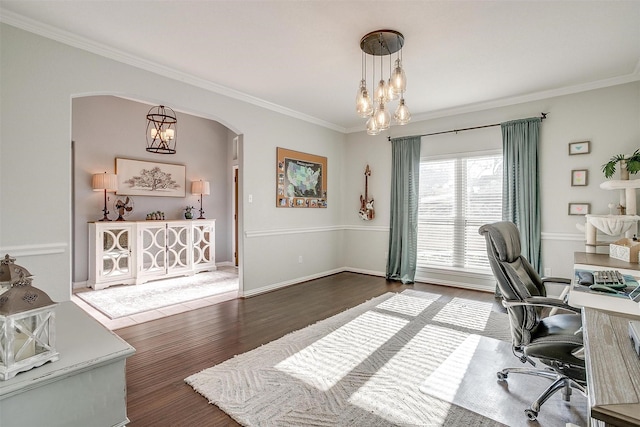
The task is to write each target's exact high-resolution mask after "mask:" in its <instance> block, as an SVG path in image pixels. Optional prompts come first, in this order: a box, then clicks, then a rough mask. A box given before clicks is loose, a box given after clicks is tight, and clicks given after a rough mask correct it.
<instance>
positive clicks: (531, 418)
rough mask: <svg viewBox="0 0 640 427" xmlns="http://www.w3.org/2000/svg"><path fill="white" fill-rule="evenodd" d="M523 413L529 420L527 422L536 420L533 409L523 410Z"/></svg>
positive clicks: (536, 414) (535, 413) (536, 416)
mask: <svg viewBox="0 0 640 427" xmlns="http://www.w3.org/2000/svg"><path fill="white" fill-rule="evenodd" d="M524 413H525V414H526V415H527V418H529V421H535V420H536V419H537V418H538V411H534V410H533V409H525V410H524Z"/></svg>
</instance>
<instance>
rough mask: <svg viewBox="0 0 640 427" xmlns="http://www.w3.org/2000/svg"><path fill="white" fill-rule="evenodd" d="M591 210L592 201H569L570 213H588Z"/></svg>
mask: <svg viewBox="0 0 640 427" xmlns="http://www.w3.org/2000/svg"><path fill="white" fill-rule="evenodd" d="M589 211H591V203H569V215H587V214H588V213H589Z"/></svg>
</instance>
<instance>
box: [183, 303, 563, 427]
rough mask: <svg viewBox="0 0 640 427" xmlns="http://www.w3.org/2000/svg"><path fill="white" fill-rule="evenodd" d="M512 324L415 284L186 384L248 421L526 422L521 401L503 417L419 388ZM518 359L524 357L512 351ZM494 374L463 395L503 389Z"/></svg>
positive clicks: (481, 396)
mask: <svg viewBox="0 0 640 427" xmlns="http://www.w3.org/2000/svg"><path fill="white" fill-rule="evenodd" d="M508 322H509V321H508V319H507V316H506V315H505V314H503V313H496V312H493V311H492V304H491V303H482V302H477V301H471V300H466V299H461V298H453V299H450V298H444V297H441V296H440V295H437V294H433V293H427V292H419V291H414V290H406V291H404V292H402V293H401V294H393V293H388V294H385V295H382V296H379V297H377V298H374V299H372V300H370V301H368V302H366V303H364V304H361V305H359V306H357V307H354V308H352V309H349V310H347V311H345V312H343V313H340V314H338V315H336V316H333V317H331V318H329V319H326V320H322V321H320V322H318V323H316V324H314V325H312V326H309V327H306V328H304V329H301V330H299V331H296V332H293V333H291V334H288V335H286V336H284V337H283V338H281V339H278V340H276V341H273V342H271V343H269V344H266V345H264V346H261V347H259V348H257V349H255V350H252V351H249V352H247V353H244V354H241V355H239V356H236V357H234V358H232V359H230V360H227V361H225V362H223V363H221V364H219V365H216V366H214V367H212V368H209V369H206V370H204V371H202V372H199V373H197V374H194V375H192V376H190V377H188V378H187V379H186V380H185V381H186V382H187V383H188V384H190V385H191V386H192V387H193V388H194V389H195V390H196V391H197V392H198V393H200V394H202V395H203V396H205V397H206V398H207V399H208V401H209V402H210V403H213V404H215V405H217V406H218V407H220V409H222V410H223V411H225V412H226V413H227V414H229V415H230V416H231V417H232V418H234V419H235V420H236V421H237V422H239V423H240V424H242V425H245V426H347V425H348V426H391V425H399V426H497V425H509V426H516V425H520V424H523V425H524V424H526V417H525V415H524V412H523V411H524V409H525V407H524V406H522V404H521V403H520V402H516V404H514V405H511V406H509V407H510V408H512V410H510V411H502V412H505V413H507V417H506V418H501V419H500V420H495V419H492V418H491V417H490V416H487V415H485V414H482V413H477V412H474V411H473V410H469V409H467V408H475V407H474V406H473V405H467V406H464V405H461V404H460V402H452V401H451V399H450V398H448V397H447V396H440V397H437V396H434V395H432V394H430V393H425V392H423V391H421V387H422V388H423V389H424V385H425V382H426V381H427V380H428V379H429V378H430V377H432V376H433V375H437V374H438V372H439V371H438V370H439V368H440V367H441V366H442V365H443V363H444V362H447V361H448V360H449V361H450V360H451V357H454V358H455V356H452V355H455V354H456V351H457V350H458V348H460V347H461V346H463V347H465V348H467V347H468V346H469V342H468V341H467V339H468V338H469V337H474V336H475V337H478V336H486V337H490V338H493V339H494V340H502V341H505V342H506V341H508V340H510V335H509V326H508ZM476 339H477V338H476ZM492 342H493V341H492ZM506 345H507V347H509V344H506ZM495 351H496V353H502V352H503V351H504V349H503V348H499V347H496V349H495ZM509 352H510V350H509ZM499 357H502V356H499ZM512 357H513V356H512ZM511 363H512V364H519V363H520V362H518V361H517V360H516V359H515V357H513V360H512V361H511ZM469 364H470V363H469ZM481 368H482V366H481ZM455 369H457V370H456V371H455V373H456V375H455V376H454V377H453V378H452V380H451V381H459V377H460V376H461V375H462V376H463V377H464V375H463V372H462V371H460V369H464V367H462V366H460V367H456V368H455ZM485 369H486V370H487V371H489V369H494V368H493V367H491V368H489V367H488V366H485ZM492 375H493V376H492V377H491V378H489V377H487V378H483V379H482V380H478V382H477V384H470V385H467V386H468V387H470V392H469V393H468V394H467V395H466V397H465V399H471V400H474V401H475V400H480V401H482V400H490V399H492V395H493V394H492V393H490V392H489V390H490V389H492V388H497V389H500V390H501V391H504V389H503V387H504V386H503V385H501V384H499V383H498V382H497V379H496V376H495V370H494V371H493V372H492ZM525 381H529V380H528V379H525ZM445 382H447V380H445ZM507 391H508V390H507ZM536 394H537V392H531V393H530V396H531V400H533V399H534V398H535V395H536ZM554 398H555V397H554ZM489 403H490V402H489ZM495 404H496V405H498V404H503V402H501V401H496V403H495ZM496 409H497V408H496ZM555 409H556V408H555V407H552V408H551V410H550V411H547V408H544V411H545V414H544V415H545V416H544V418H543V417H542V415H541V416H540V423H539V424H538V425H545V426H546V425H548V426H564V425H565V422H567V421H570V420H566V419H565V418H564V412H562V413H557V411H556V410H555ZM529 425H536V423H533V424H529Z"/></svg>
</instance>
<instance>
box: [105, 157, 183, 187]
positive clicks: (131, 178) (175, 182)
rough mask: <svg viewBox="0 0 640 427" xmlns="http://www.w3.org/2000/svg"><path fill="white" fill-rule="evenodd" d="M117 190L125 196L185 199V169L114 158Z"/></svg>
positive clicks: (172, 165)
mask: <svg viewBox="0 0 640 427" xmlns="http://www.w3.org/2000/svg"><path fill="white" fill-rule="evenodd" d="M116 175H117V177H118V190H117V191H116V194H118V195H127V196H157V197H185V195H186V188H185V187H186V184H185V183H186V167H185V166H184V165H178V164H173V163H160V162H149V161H145V160H133V159H124V158H118V157H117V158H116Z"/></svg>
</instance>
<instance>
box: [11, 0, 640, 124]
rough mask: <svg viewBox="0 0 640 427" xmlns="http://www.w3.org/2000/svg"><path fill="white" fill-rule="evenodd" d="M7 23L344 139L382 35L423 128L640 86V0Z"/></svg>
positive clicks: (89, 9)
mask: <svg viewBox="0 0 640 427" xmlns="http://www.w3.org/2000/svg"><path fill="white" fill-rule="evenodd" d="M0 20H2V21H3V22H6V23H8V24H11V25H16V26H18V27H21V28H25V29H28V30H30V31H34V32H36V33H39V34H42V35H46V36H48V37H51V38H55V39H58V40H61V41H64V42H66V43H70V44H72V45H76V46H79V47H83V48H85V49H88V50H92V51H94V52H98V53H101V54H105V55H107V56H111V57H113V58H116V59H119V60H122V61H125V62H129V63H133V64H134V65H137V66H141V67H143V68H147V69H151V70H154V71H157V72H160V73H163V74H167V75H171V76H180V78H182V79H183V80H186V81H189V82H192V83H195V84H198V85H200V86H202V87H204V88H208V89H212V90H215V91H218V92H221V93H225V94H228V95H231V96H234V97H236V98H240V99H245V100H248V101H249V102H253V103H257V104H259V105H263V106H267V107H270V108H273V109H275V110H278V111H284V112H286V113H289V114H292V115H296V116H299V117H303V118H306V119H308V120H311V121H314V122H316V123H321V124H323V125H325V126H328V127H331V128H334V129H337V130H340V131H347V132H348V131H355V130H361V129H363V127H364V126H363V125H364V123H363V122H364V121H363V119H360V118H358V117H357V116H356V115H355V106H354V100H355V94H356V90H357V87H358V82H359V80H360V78H361V69H360V67H361V65H360V64H361V51H360V47H359V42H360V38H361V37H362V36H363V35H364V34H366V33H368V32H370V31H373V30H376V29H381V28H389V29H394V30H397V31H400V32H402V33H403V34H404V36H405V47H404V50H403V58H404V66H405V70H406V73H407V80H408V85H407V93H406V97H405V98H406V103H407V106H408V107H409V109H410V110H411V112H412V114H413V116H414V121H415V120H420V119H426V118H431V117H438V116H443V115H447V114H453V113H458V112H465V111H473V110H478V109H482V108H487V107H491V106H497V105H509V104H512V103H515V102H522V101H526V100H531V99H539V98H542V97H548V96H552V95H556V94H565V93H573V92H578V91H582V90H587V89H591V88H597V87H605V86H609V85H613V84H619V83H624V82H629V81H637V80H640V0H634V1H515V0H514V1H339V0H335V1H331V0H324V1H293V0H291V1H272V0H263V1H244V0H234V1H212V0H210V1H206V0H200V1H175V0H174V1H162V0H149V1H101V0H84V1H80V0H76V1H57V0H48V1H33V0H32V1H10V0H1V1H0ZM32 20H33V21H32ZM42 24H45V25H42ZM134 58H135V59H134ZM141 59H142V60H143V61H141ZM385 69H388V65H385ZM367 80H368V84H369V87H370V86H371V77H370V75H369V77H368V79H367Z"/></svg>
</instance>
